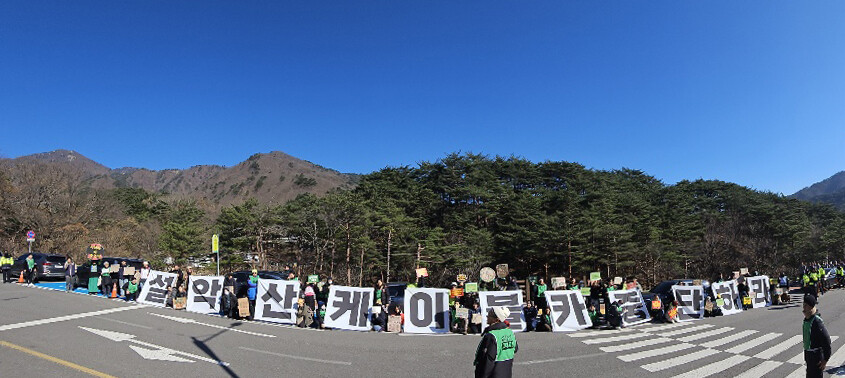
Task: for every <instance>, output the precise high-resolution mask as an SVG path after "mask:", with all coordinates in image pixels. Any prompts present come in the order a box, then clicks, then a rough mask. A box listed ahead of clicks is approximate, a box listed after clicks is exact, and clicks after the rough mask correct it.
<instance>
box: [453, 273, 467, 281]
mask: <svg viewBox="0 0 845 378" xmlns="http://www.w3.org/2000/svg"><path fill="white" fill-rule="evenodd" d="M455 278H457V281H458V282H466V280H467V275H466V274H459V275H458V276H457V277H455Z"/></svg>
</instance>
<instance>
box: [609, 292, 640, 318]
mask: <svg viewBox="0 0 845 378" xmlns="http://www.w3.org/2000/svg"><path fill="white" fill-rule="evenodd" d="M607 295H608V297H609V298H610V301H611V302H616V301H619V300H622V323H623V324H625V325H631V324H639V323H644V322H647V321H649V320H651V315H650V314H649V313H648V307H647V306H646V303H645V300H643V294H642V293H640V291H639V290H637V289H634V290H616V291H610V292H608V293H607Z"/></svg>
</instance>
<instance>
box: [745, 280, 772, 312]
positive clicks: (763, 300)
mask: <svg viewBox="0 0 845 378" xmlns="http://www.w3.org/2000/svg"><path fill="white" fill-rule="evenodd" d="M745 283H746V284H747V285H748V296H750V297H751V306H752V307H753V308H760V307H766V306H769V305H771V303H772V293H771V292H770V291H769V289H770V286H769V277H768V276H754V277H748V278H746V280H745Z"/></svg>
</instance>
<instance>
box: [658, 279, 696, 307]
mask: <svg viewBox="0 0 845 378" xmlns="http://www.w3.org/2000/svg"><path fill="white" fill-rule="evenodd" d="M693 281H694V280H693V279H676V280H668V281H663V282H661V283H659V284H657V286H655V287H654V288H653V289H651V291H650V292H647V293H643V300H645V302H646V303H647V304H648V303H649V302H651V300H652V299H654V296H655V295H656V296H658V297H660V301H661V302H663V305H664V306H665V305H666V304H667V303H668V302H667V300H668V298H669V296H670V294H671V291H672V286H675V285H680V284H684V285H692V284H693ZM701 285H702V286H704V295H709V294H710V281H707V280H701ZM649 307H651V306H650V305H649Z"/></svg>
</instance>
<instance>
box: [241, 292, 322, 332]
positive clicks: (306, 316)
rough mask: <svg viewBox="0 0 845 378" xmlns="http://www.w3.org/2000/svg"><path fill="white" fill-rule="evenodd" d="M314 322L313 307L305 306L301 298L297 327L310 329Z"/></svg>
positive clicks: (297, 310) (297, 311)
mask: <svg viewBox="0 0 845 378" xmlns="http://www.w3.org/2000/svg"><path fill="white" fill-rule="evenodd" d="M250 309H252V308H250ZM313 322H314V311H312V310H311V307H308V306H305V301H304V300H302V299H301V298H300V299H299V308H297V309H296V326H297V327H299V328H308V327H310V326H311V324H312V323H313Z"/></svg>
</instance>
